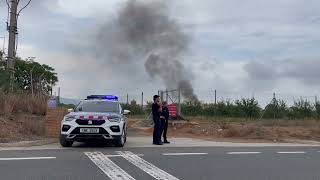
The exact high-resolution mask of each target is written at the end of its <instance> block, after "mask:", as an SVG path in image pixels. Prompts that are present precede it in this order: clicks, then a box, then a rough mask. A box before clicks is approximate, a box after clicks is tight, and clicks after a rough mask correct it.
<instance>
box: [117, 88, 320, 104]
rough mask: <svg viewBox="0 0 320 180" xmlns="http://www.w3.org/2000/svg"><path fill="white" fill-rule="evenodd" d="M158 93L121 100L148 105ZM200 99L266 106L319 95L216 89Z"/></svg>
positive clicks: (126, 95) (125, 96)
mask: <svg viewBox="0 0 320 180" xmlns="http://www.w3.org/2000/svg"><path fill="white" fill-rule="evenodd" d="M155 94H158V92H154V93H146V92H141V93H124V94H121V95H120V96H119V100H120V102H121V103H124V104H131V102H132V101H134V102H135V103H136V104H139V105H141V104H143V105H146V104H147V103H148V102H152V101H153V100H152V98H153V95H155ZM196 95H197V97H198V99H199V101H200V102H201V103H202V104H211V103H217V102H222V101H224V102H232V103H234V102H236V101H237V100H241V99H248V98H249V99H250V98H254V99H255V100H256V101H257V102H258V103H259V106H260V107H261V108H264V107H266V106H267V105H268V104H269V103H270V102H271V101H272V100H273V99H274V98H276V99H279V100H283V101H284V102H286V104H287V105H288V106H292V105H294V103H295V102H297V101H300V100H301V99H302V100H304V101H307V102H310V103H312V104H315V103H316V102H317V101H318V100H320V99H319V98H318V95H317V94H315V95H303V94H290V93H275V92H267V93H233V92H226V91H221V92H219V91H215V90H211V91H210V90H206V91H204V90H202V91H199V93H197V94H196ZM319 97H320V96H319ZM181 102H182V103H184V102H187V100H186V98H184V97H181Z"/></svg>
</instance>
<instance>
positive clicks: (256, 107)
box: [120, 90, 320, 119]
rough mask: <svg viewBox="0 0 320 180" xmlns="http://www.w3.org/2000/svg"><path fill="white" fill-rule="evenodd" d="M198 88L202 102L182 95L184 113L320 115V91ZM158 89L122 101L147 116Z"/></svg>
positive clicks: (269, 116)
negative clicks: (301, 92)
mask: <svg viewBox="0 0 320 180" xmlns="http://www.w3.org/2000/svg"><path fill="white" fill-rule="evenodd" d="M196 92H197V96H198V98H199V103H191V102H188V101H187V100H186V99H185V98H184V97H181V100H180V101H181V107H180V108H181V115H183V116H212V117H232V118H246V119H306V118H308V119H309V118H313V119H318V118H319V116H320V102H319V101H318V98H317V95H313V96H311V95H309V96H306V95H298V94H288V93H272V92H268V93H234V92H225V91H219V90H202V91H196ZM158 93H159V92H155V93H153V94H152V93H145V92H141V93H128V94H124V95H121V96H120V101H121V102H122V103H123V104H125V105H126V108H129V109H130V110H131V111H132V112H133V114H140V115H146V116H147V115H148V114H149V113H150V108H151V104H152V97H153V95H154V94H158ZM160 94H161V93H160ZM170 98H171V97H170V96H169V98H168V97H165V98H163V100H166V101H168V102H169V103H170V102H172V103H174V102H175V101H170ZM173 98H175V97H173ZM168 99H169V100H168Z"/></svg>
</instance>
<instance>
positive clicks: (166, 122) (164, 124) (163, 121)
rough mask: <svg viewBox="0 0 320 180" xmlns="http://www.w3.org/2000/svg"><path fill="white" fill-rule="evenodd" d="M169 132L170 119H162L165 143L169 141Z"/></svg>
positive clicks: (162, 132)
mask: <svg viewBox="0 0 320 180" xmlns="http://www.w3.org/2000/svg"><path fill="white" fill-rule="evenodd" d="M167 131H168V119H161V134H162V136H163V141H164V142H166V141H167Z"/></svg>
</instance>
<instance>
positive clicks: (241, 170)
mask: <svg viewBox="0 0 320 180" xmlns="http://www.w3.org/2000/svg"><path fill="white" fill-rule="evenodd" d="M319 150H320V147H189V148H188V147H170V148H158V147H143V148H114V147H97V148H94V147H81V148H79V147H78V148H77V147H76V148H71V149H55V150H15V151H12V150H11V151H0V176H1V177H0V179H1V180H105V179H112V180H118V179H119V180H120V179H136V180H149V179H150V180H152V179H163V180H177V179H180V180H216V179H217V180H287V179H288V180H302V179H303V180H316V179H320V171H319V170H320V168H319V166H320V152H319Z"/></svg>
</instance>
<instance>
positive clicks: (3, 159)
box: [0, 157, 56, 161]
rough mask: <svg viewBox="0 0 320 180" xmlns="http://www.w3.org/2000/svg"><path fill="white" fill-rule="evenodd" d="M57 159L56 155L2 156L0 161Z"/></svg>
mask: <svg viewBox="0 0 320 180" xmlns="http://www.w3.org/2000/svg"><path fill="white" fill-rule="evenodd" d="M44 159H56V157H23V158H0V161H17V160H44Z"/></svg>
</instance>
